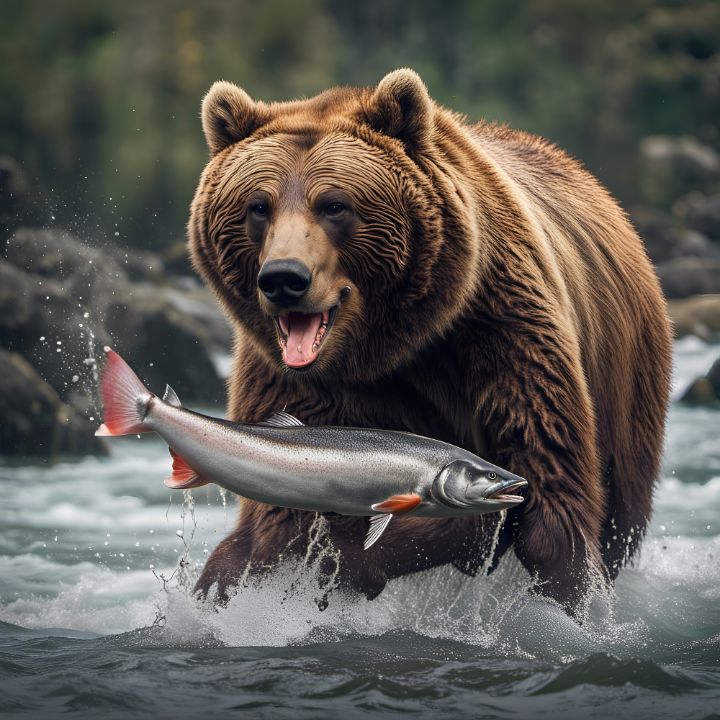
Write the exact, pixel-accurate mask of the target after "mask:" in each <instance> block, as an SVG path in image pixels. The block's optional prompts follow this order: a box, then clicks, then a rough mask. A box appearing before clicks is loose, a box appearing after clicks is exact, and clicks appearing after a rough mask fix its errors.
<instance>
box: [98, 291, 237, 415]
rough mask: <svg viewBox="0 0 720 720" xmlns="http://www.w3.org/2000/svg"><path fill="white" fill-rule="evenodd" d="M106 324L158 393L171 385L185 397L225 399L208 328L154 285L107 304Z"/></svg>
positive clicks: (208, 401)
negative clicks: (158, 290)
mask: <svg viewBox="0 0 720 720" xmlns="http://www.w3.org/2000/svg"><path fill="white" fill-rule="evenodd" d="M105 327H106V329H107V330H108V332H109V334H110V335H111V336H112V337H113V347H114V348H115V349H116V350H117V351H118V352H120V353H121V354H122V355H123V356H124V357H125V359H126V360H127V361H128V362H129V363H130V365H132V366H133V368H135V370H136V371H137V372H138V374H139V375H140V376H141V378H142V379H143V380H144V381H145V382H147V383H148V384H149V386H150V387H151V389H153V390H154V391H155V392H162V390H163V389H164V387H165V384H166V383H167V384H170V385H172V387H173V388H174V390H175V391H176V392H177V393H178V395H179V396H180V398H181V400H183V401H189V402H200V403H202V404H207V405H214V404H219V403H223V402H224V401H225V384H224V382H223V380H222V379H221V377H220V375H219V373H218V370H217V369H216V367H215V365H214V363H213V361H212V359H211V354H210V352H209V344H210V343H209V333H208V327H207V325H205V324H204V321H203V319H202V318H201V317H200V316H198V315H195V316H193V315H191V314H189V313H188V312H187V307H185V308H183V309H180V307H179V306H178V303H177V301H176V299H175V300H173V299H171V298H169V297H168V295H167V294H164V293H158V292H157V289H156V288H154V287H152V286H142V285H138V286H133V287H130V288H128V289H126V292H125V294H124V295H122V296H119V297H117V298H116V299H114V301H113V302H112V303H111V304H110V305H109V307H108V309H107V313H106V318H105Z"/></svg>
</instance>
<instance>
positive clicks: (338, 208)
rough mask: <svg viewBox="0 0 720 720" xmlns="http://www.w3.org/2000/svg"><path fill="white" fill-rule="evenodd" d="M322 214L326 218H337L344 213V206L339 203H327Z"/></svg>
mask: <svg viewBox="0 0 720 720" xmlns="http://www.w3.org/2000/svg"><path fill="white" fill-rule="evenodd" d="M323 212H324V213H325V215H327V216H328V217H338V216H339V215H342V214H343V213H344V212H345V205H344V204H343V203H341V202H329V203H328V204H327V205H325V207H324V208H323Z"/></svg>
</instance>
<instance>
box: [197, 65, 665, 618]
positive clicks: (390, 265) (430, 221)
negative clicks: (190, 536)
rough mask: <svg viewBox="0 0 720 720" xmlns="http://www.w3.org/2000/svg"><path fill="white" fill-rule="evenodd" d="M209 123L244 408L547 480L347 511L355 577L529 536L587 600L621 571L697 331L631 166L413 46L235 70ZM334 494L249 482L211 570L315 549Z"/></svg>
mask: <svg viewBox="0 0 720 720" xmlns="http://www.w3.org/2000/svg"><path fill="white" fill-rule="evenodd" d="M202 123H203V129H204V132H205V136H206V138H207V142H208V145H209V147H210V153H211V158H210V161H209V163H208V165H207V167H206V169H205V171H204V173H203V175H202V177H201V179H200V183H199V186H198V189H197V192H196V195H195V198H194V200H193V203H192V209H191V216H190V221H189V226H188V227H189V242H190V248H191V254H192V258H193V261H194V264H195V267H196V268H197V270H198V271H199V272H200V273H201V274H202V276H203V277H204V278H205V280H206V281H207V282H208V283H209V284H210V286H211V287H212V288H213V290H214V291H215V293H216V294H217V297H218V298H219V300H220V302H221V303H222V305H223V307H224V308H225V310H226V312H227V313H228V315H229V316H230V318H231V319H232V321H233V323H234V328H235V333H236V343H235V355H234V367H233V372H232V376H231V380H230V396H229V413H228V414H229V417H230V418H231V419H233V420H236V421H244V422H258V421H262V420H263V419H265V418H267V417H268V416H269V415H271V414H272V413H274V412H276V411H278V410H282V409H285V410H287V411H288V412H290V413H293V414H294V415H296V416H297V417H298V418H300V419H301V420H303V421H304V422H306V423H310V424H318V425H319V424H334V425H344V426H356V427H378V428H388V429H396V430H406V431H411V432H414V433H418V434H422V435H428V436H431V437H434V438H439V439H442V440H445V441H448V442H451V443H454V444H456V445H459V446H463V447H465V448H467V449H469V450H472V451H474V452H476V453H477V454H479V455H481V456H483V457H485V458H486V459H488V460H490V461H491V462H493V463H496V464H498V465H501V466H503V467H506V468H507V469H509V470H510V471H512V472H513V473H516V474H518V475H521V476H523V477H525V478H527V479H528V481H529V489H528V491H527V493H526V495H527V496H526V500H525V502H524V503H523V504H522V505H521V506H520V507H519V508H518V509H517V510H515V511H512V512H509V513H508V516H507V518H504V517H503V516H502V515H501V514H496V515H486V516H482V517H479V518H473V519H467V518H462V519H458V518H452V519H422V518H413V517H412V516H406V517H402V518H399V519H398V520H397V521H395V522H393V523H391V525H390V526H389V529H388V530H387V532H386V533H385V534H384V536H383V537H382V539H381V540H380V541H379V542H378V543H377V544H376V545H375V546H374V547H372V548H371V549H370V550H368V551H364V550H363V538H364V536H365V534H366V532H367V528H368V518H356V517H343V516H339V515H332V514H330V515H327V516H326V517H325V522H326V541H327V542H328V543H331V544H332V546H333V547H334V548H335V552H336V556H337V557H338V558H339V560H338V567H337V568H335V571H336V573H337V577H338V578H339V580H340V581H341V582H342V584H343V585H344V586H345V587H347V588H351V589H355V590H357V591H359V592H361V593H364V594H365V595H366V596H367V597H368V598H372V597H374V596H376V595H377V594H378V593H380V592H381V591H382V589H383V587H384V586H385V584H386V582H387V580H388V579H390V578H394V577H398V576H401V575H405V574H408V573H412V572H416V571H419V570H424V569H427V568H430V567H433V566H437V565H441V564H446V563H453V564H454V565H455V566H456V567H458V568H459V569H461V570H462V571H464V572H467V573H470V574H473V573H476V572H477V571H478V570H479V569H480V568H481V567H483V565H484V564H487V565H488V566H489V565H493V566H494V565H495V564H496V563H497V561H498V559H499V558H500V557H501V556H502V554H503V553H504V552H505V551H506V550H507V549H508V548H510V547H513V548H514V550H515V552H516V554H517V555H518V557H519V558H520V560H521V561H522V563H523V564H524V565H525V566H526V567H527V568H528V569H529V570H530V572H531V573H533V575H534V577H535V578H536V581H537V587H538V588H539V590H540V591H541V592H542V593H544V594H545V595H547V596H549V597H552V598H555V599H557V600H558V601H559V602H561V603H562V604H563V605H564V606H565V607H566V608H568V609H569V610H570V611H571V612H572V609H573V607H575V606H576V602H577V601H578V600H579V599H580V598H582V597H585V596H586V591H587V590H588V588H589V587H590V585H591V580H592V579H593V578H595V577H597V576H598V575H600V576H602V577H603V578H605V579H609V580H611V579H613V578H614V577H615V576H616V575H617V573H618V570H619V569H620V567H621V566H622V565H623V563H624V562H626V561H627V560H628V559H629V558H630V557H632V555H633V553H634V551H635V550H636V549H637V546H638V543H639V541H640V539H641V537H642V535H643V533H644V531H645V528H646V525H647V522H648V518H649V516H650V512H651V507H652V495H653V487H654V483H655V481H656V478H657V476H658V471H659V462H660V456H661V450H662V442H663V429H664V422H665V414H666V406H667V402H668V392H669V381H670V371H671V336H670V328H669V322H668V318H667V312H666V306H665V302H664V299H663V296H662V294H661V291H660V289H659V286H658V282H657V279H656V276H655V274H654V271H653V268H652V266H651V264H650V262H649V261H648V257H647V255H646V253H645V250H644V247H643V245H642V242H641V241H640V239H639V238H638V236H637V235H636V233H635V232H634V230H633V228H632V227H631V225H630V223H629V222H628V220H627V218H626V216H625V214H624V213H623V211H622V210H621V209H620V208H619V207H618V205H617V204H616V203H615V201H614V200H613V199H612V198H611V197H610V195H609V194H608V193H607V192H606V190H605V189H604V188H603V187H602V186H601V185H600V184H599V183H598V182H597V181H596V180H595V179H594V178H593V177H592V176H591V175H590V174H589V173H588V172H587V171H586V170H584V169H583V168H582V167H581V165H580V164H579V163H578V162H577V161H575V160H573V159H572V158H571V157H569V156H568V155H566V154H565V153H564V152H563V151H562V150H560V149H559V148H557V147H555V146H554V145H552V144H550V143H549V142H547V141H545V140H543V139H541V138H539V137H536V136H533V135H530V134H527V133H524V132H517V131H515V130H511V129H509V128H507V127H501V126H498V125H495V124H490V123H486V122H480V123H478V124H471V123H469V122H468V121H467V120H466V118H464V117H462V116H461V115H458V114H457V113H454V112H452V111H450V110H447V109H445V108H444V107H442V106H440V105H438V104H437V103H436V102H434V101H433V100H432V99H431V98H430V97H429V95H428V92H427V90H426V88H425V86H424V85H423V83H422V81H421V79H420V78H419V77H418V75H417V74H416V73H414V72H413V71H411V70H397V71H395V72H392V73H390V74H389V75H387V76H386V77H385V78H384V79H383V80H382V81H381V82H380V84H379V85H378V86H377V87H374V88H350V87H339V88H334V89H331V90H328V91H326V92H323V93H322V94H320V95H318V96H316V97H313V98H310V99H307V100H298V101H294V102H280V103H270V104H266V103H263V102H255V101H253V100H252V99H251V98H250V97H249V96H248V95H247V94H246V93H245V92H244V91H243V90H241V89H240V88H238V87H237V86H235V85H232V84H230V83H227V82H218V83H215V85H213V87H212V88H211V90H210V92H209V93H208V95H207V96H206V97H205V100H204V102H203V106H202ZM315 519H316V516H315V514H314V513H308V512H304V511H297V510H290V509H286V508H278V507H270V506H266V505H261V504H258V503H255V502H251V501H248V500H241V502H240V516H239V522H238V525H237V528H236V530H234V531H233V532H232V533H231V535H230V536H229V537H227V538H226V539H225V540H223V541H222V542H221V543H220V544H219V546H218V547H217V549H216V550H215V551H214V553H213V554H212V556H211V557H210V559H209V560H208V562H207V564H206V566H205V569H204V571H203V573H202V575H201V577H200V579H199V581H198V584H197V590H198V591H199V592H200V593H207V592H208V591H209V590H210V589H211V588H212V587H213V586H215V585H216V589H217V590H218V592H219V597H220V598H223V597H226V596H227V593H228V591H229V589H231V588H232V586H233V585H234V584H236V583H237V582H238V579H239V578H240V577H241V576H243V575H245V576H247V574H250V575H253V574H261V573H263V572H265V571H267V570H268V569H270V568H273V567H274V566H276V565H277V563H278V561H279V559H280V558H281V557H284V558H287V557H292V556H294V555H295V556H300V557H302V556H305V553H306V552H307V550H308V542H309V539H308V538H309V528H310V526H311V524H312V523H313V521H314V520H315ZM500 524H501V525H502V526H501V527H500V526H499V525H500Z"/></svg>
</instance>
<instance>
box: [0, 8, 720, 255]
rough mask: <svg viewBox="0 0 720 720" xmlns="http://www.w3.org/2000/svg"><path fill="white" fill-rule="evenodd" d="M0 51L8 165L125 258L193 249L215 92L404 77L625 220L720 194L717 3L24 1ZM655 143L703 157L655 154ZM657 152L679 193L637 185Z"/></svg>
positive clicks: (269, 94) (65, 218)
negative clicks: (592, 178) (678, 161)
mask: <svg viewBox="0 0 720 720" xmlns="http://www.w3.org/2000/svg"><path fill="white" fill-rule="evenodd" d="M0 47H1V52H2V62H0V97H2V103H1V104H0V154H2V155H8V156H10V157H12V158H14V159H15V160H16V161H18V162H19V163H20V165H21V166H22V170H23V171H24V172H23V175H24V186H25V190H26V191H28V192H30V193H31V194H32V195H34V197H35V198H36V199H38V198H40V201H39V202H35V203H33V204H34V205H36V208H35V209H36V210H38V209H40V210H42V211H43V212H44V213H45V215H46V218H45V219H46V220H48V221H49V220H50V217H49V216H51V215H52V216H54V221H55V223H56V224H58V225H61V226H66V227H67V226H74V227H76V228H77V230H78V231H79V232H81V233H88V232H91V231H92V233H93V234H97V233H101V234H103V235H104V236H106V237H108V238H113V237H119V238H122V241H123V243H124V244H126V245H130V246H139V247H145V248H159V247H162V246H163V245H167V244H169V243H171V242H172V241H173V240H177V239H178V238H180V237H182V236H183V232H184V223H185V221H186V216H187V206H188V203H189V201H190V198H191V196H192V192H193V189H194V186H195V184H196V182H197V178H198V175H199V172H200V170H201V169H202V167H203V164H204V161H205V159H206V149H205V145H204V141H203V138H202V134H201V130H200V123H199V118H198V113H199V107H200V100H201V98H202V96H203V94H204V93H205V92H206V91H207V89H208V88H209V86H210V85H211V83H212V82H213V81H214V80H217V79H219V78H224V79H227V80H231V81H233V82H236V83H237V84H239V85H241V86H242V87H244V88H245V89H246V90H247V91H248V92H249V93H250V95H251V96H253V97H255V98H257V99H264V100H284V99H289V98H293V97H297V96H302V95H308V96H309V95H312V94H315V93H317V92H319V91H321V90H323V89H324V88H327V87H328V86H330V85H333V84H353V85H355V84H357V85H370V84H374V83H377V82H378V81H379V80H380V78H381V77H382V76H383V74H384V73H386V72H387V71H389V70H391V69H394V68H396V67H400V66H409V67H412V68H414V69H416V70H417V71H418V72H419V73H420V74H421V76H422V77H423V79H424V80H425V82H426V84H427V85H428V88H429V90H430V93H431V95H432V96H434V97H435V98H436V99H437V100H438V101H440V102H441V103H443V104H445V105H447V106H449V107H452V108H454V109H456V110H459V111H461V112H464V113H466V114H467V115H468V116H469V117H470V118H474V119H479V118H481V117H484V118H487V119H492V120H496V121H499V122H503V123H509V124H510V125H513V126H515V127H518V128H522V129H525V130H529V131H531V132H535V133H539V134H541V135H544V136H546V137H547V138H549V139H550V140H552V141H553V142H556V143H558V144H560V145H562V146H563V147H565V148H567V149H568V150H569V151H570V152H571V153H573V154H574V155H575V156H576V157H578V158H580V159H581V160H582V161H583V162H584V163H586V165H588V166H589V168H590V169H591V170H592V171H593V172H594V173H596V174H597V175H598V176H599V177H600V178H601V179H602V180H603V181H604V182H605V183H606V184H607V185H608V186H609V187H610V189H611V190H612V191H613V192H614V193H615V194H616V195H617V196H619V198H620V199H621V201H622V202H623V203H624V205H625V206H626V207H631V208H632V207H634V206H637V205H639V204H641V203H642V204H647V205H650V206H653V207H656V208H658V209H660V210H663V211H665V212H669V211H670V210H671V206H672V203H673V202H675V201H676V200H677V199H678V196H679V195H680V194H684V193H687V192H689V191H691V190H693V189H696V185H697V184H698V183H700V184H705V185H706V184H707V181H708V177H707V176H708V174H710V175H712V174H713V169H714V171H715V179H717V167H715V165H714V163H713V161H714V162H715V163H717V154H716V153H715V152H714V151H716V150H718V148H720V131H719V129H718V118H720V54H718V50H719V48H720V4H719V3H718V2H707V1H705V2H702V1H690V2H679V1H676V0H660V1H658V0H626V2H622V3H619V2H607V1H606V0H583V1H581V2H580V1H578V0H537V1H535V2H521V1H519V0H483V1H482V2H478V1H477V0H459V1H454V2H442V3H439V2H434V1H432V0H418V2H414V3H412V4H411V5H408V3H407V2H402V1H401V0H367V1H366V2H342V3H338V2H331V1H330V0H294V1H292V2H290V1H289V0H264V2H227V1H226V0H208V1H206V2H202V3H182V2H174V1H173V0H159V1H157V2H151V3H140V2H127V0H123V1H121V0H106V1H105V2H102V3H100V2H96V1H94V0H64V1H63V2H61V3H47V2H43V1H42V0H25V1H24V2H17V1H14V0H11V1H9V2H4V3H3V10H2V23H1V24H0ZM658 134H660V135H672V136H674V137H678V136H690V138H692V140H690V139H688V138H686V142H685V145H684V146H662V147H658V146H653V145H652V143H650V144H649V147H647V145H648V144H647V143H646V146H643V144H642V141H643V139H644V138H646V137H647V136H652V135H658ZM688 143H689V144H688ZM663 152H664V153H665V155H667V154H668V153H670V154H673V153H674V154H675V155H677V154H678V153H679V154H684V155H686V156H687V157H685V158H684V160H685V164H684V165H683V166H682V172H683V175H682V177H680V176H676V177H674V178H669V177H664V176H663V173H662V172H660V173H658V172H655V171H653V172H652V173H644V172H643V170H644V169H645V168H644V166H643V162H656V161H657V160H658V159H659V158H658V157H656V156H657V155H658V154H660V155H662V153H663ZM665 159H667V158H665ZM674 169H675V170H677V166H675V167H674ZM705 185H703V187H704V186H705ZM680 189H682V190H683V193H680ZM5 204H6V205H7V201H5ZM4 209H5V212H6V213H7V212H8V208H7V207H5V208H4ZM5 219H6V221H7V218H5ZM8 222H9V221H8Z"/></svg>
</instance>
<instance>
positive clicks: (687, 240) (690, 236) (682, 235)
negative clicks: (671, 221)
mask: <svg viewBox="0 0 720 720" xmlns="http://www.w3.org/2000/svg"><path fill="white" fill-rule="evenodd" d="M672 256H673V257H674V258H679V257H700V258H711V259H714V260H720V244H719V243H714V242H711V241H710V240H709V239H708V238H707V237H705V235H703V234H702V233H699V232H697V231H695V230H680V231H679V232H678V233H677V242H676V244H675V247H674V248H673V249H672Z"/></svg>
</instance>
